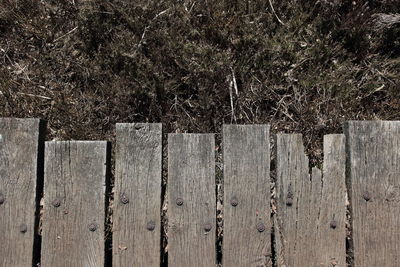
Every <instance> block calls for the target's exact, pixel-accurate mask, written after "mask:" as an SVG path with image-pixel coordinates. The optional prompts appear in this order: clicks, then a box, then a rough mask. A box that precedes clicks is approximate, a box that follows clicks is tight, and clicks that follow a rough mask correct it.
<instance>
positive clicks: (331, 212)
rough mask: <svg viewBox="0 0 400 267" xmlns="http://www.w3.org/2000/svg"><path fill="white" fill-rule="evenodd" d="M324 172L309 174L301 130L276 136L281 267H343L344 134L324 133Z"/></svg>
mask: <svg viewBox="0 0 400 267" xmlns="http://www.w3.org/2000/svg"><path fill="white" fill-rule="evenodd" d="M324 156H325V159H324V167H323V174H322V173H321V171H320V170H319V169H318V168H313V169H312V175H311V176H310V174H309V162H308V158H307V156H306V155H305V153H304V147H303V141H302V136H301V135H299V134H279V135H277V181H276V193H277V212H276V215H275V218H274V220H275V237H276V239H275V240H276V253H277V257H276V258H277V265H278V266H282V267H283V266H285V267H290V266H293V267H294V266H327V267H328V266H345V264H346V247H345V242H346V228H345V220H346V218H345V217H346V189H345V168H346V167H345V164H346V163H345V158H346V157H345V140H344V136H343V135H328V136H325V137H324Z"/></svg>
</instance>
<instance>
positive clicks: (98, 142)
mask: <svg viewBox="0 0 400 267" xmlns="http://www.w3.org/2000/svg"><path fill="white" fill-rule="evenodd" d="M45 143H46V145H48V144H101V145H107V144H108V143H109V141H95V140H69V141H58V140H57V141H46V142H45Z"/></svg>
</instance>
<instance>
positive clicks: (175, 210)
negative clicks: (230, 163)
mask: <svg viewBox="0 0 400 267" xmlns="http://www.w3.org/2000/svg"><path fill="white" fill-rule="evenodd" d="M214 142H215V141H214V135H213V134H169V135H168V189H167V191H168V226H169V227H168V265H169V266H173V267H174V266H179V267H181V266H215V264H216V251H215V237H216V234H215V233H216V232H215V225H216V210H215V208H216V207H215V205H216V197H215V156H214V149H215V144H214Z"/></svg>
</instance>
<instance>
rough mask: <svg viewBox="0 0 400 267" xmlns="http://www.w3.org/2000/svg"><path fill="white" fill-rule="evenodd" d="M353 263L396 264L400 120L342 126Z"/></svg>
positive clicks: (399, 237)
mask: <svg viewBox="0 0 400 267" xmlns="http://www.w3.org/2000/svg"><path fill="white" fill-rule="evenodd" d="M345 132H346V137H347V142H348V143H347V149H348V151H347V153H348V154H347V156H348V171H349V186H350V191H351V194H350V196H351V197H350V198H351V207H352V230H353V231H352V234H353V245H354V248H353V249H354V266H363V267H370V266H371V267H372V266H382V267H384V266H400V253H399V252H400V231H399V227H400V215H399V214H400V122H399V121H371V122H360V121H351V122H348V123H347V124H346V126H345Z"/></svg>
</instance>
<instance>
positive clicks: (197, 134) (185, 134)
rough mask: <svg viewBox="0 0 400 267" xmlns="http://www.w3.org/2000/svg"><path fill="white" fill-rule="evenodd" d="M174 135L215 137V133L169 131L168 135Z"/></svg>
mask: <svg viewBox="0 0 400 267" xmlns="http://www.w3.org/2000/svg"><path fill="white" fill-rule="evenodd" d="M175 136H211V137H215V133H169V134H168V138H169V137H175Z"/></svg>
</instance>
